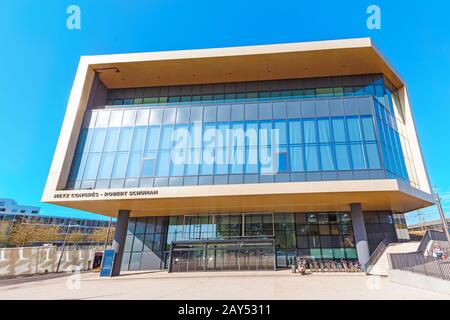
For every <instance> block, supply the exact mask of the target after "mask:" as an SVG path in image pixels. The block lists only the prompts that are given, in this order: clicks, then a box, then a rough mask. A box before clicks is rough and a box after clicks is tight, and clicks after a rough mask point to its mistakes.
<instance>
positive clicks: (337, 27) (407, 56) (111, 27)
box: [0, 0, 450, 222]
mask: <svg viewBox="0 0 450 320" xmlns="http://www.w3.org/2000/svg"><path fill="white" fill-rule="evenodd" d="M372 4H375V5H378V6H379V7H380V9H381V29H380V30H369V29H368V28H367V26H366V20H367V18H368V16H369V15H368V14H367V13H366V10H367V8H368V6H369V5H372ZM70 5H78V6H79V7H80V9H81V29H80V30H69V29H68V28H67V26H66V20H67V18H68V16H69V15H68V14H67V13H66V9H67V7H68V6H70ZM449 15H450V1H448V0H436V1H403V0H396V1H392V0H385V1H380V0H371V1H365V0H353V1H352V0H347V1H329V0H320V1H309V0H294V1H282V0H277V1H265V0H258V1H249V0H226V1H222V0H214V1H211V0H209V1H203V0H196V1H181V0H178V1H176V0H158V1H156V0H133V1H123V0H96V1H92V0H71V1H66V0H45V1H35V0H2V1H0V35H1V38H0V40H1V46H2V48H1V50H0V72H1V76H0V98H1V100H0V101H1V102H0V197H7V198H14V199H16V200H17V201H18V202H19V203H23V204H28V205H38V206H39V205H40V206H42V213H45V214H52V215H70V216H74V215H78V216H82V217H92V215H91V214H88V213H83V212H79V211H78V212H77V211H74V210H70V209H65V208H62V207H57V206H53V205H45V204H40V198H41V195H42V190H43V188H44V185H45V181H46V178H47V173H48V170H49V167H50V164H51V160H52V156H53V152H54V150H55V147H56V142H57V139H58V135H59V132H60V129H61V125H62V121H63V117H64V113H65V109H66V105H67V101H68V97H69V94H70V90H71V86H72V83H73V79H74V75H75V72H76V68H77V65H78V61H79V58H80V56H81V55H95V54H109V53H128V52H143V51H160V50H176V49H196V48H211V47H224V46H242V45H258V44H272V43H284V42H300V41H314V40H329V39H340V38H355V37H367V36H370V37H372V38H373V40H374V41H375V43H376V45H377V46H378V48H379V49H380V50H381V52H382V53H383V54H384V55H385V57H386V58H387V59H388V60H389V61H390V62H391V64H392V65H393V66H395V68H396V70H397V71H398V72H399V73H400V74H401V76H402V77H403V78H404V79H405V81H406V82H407V84H408V86H409V91H410V99H411V102H412V107H413V112H414V115H415V119H416V125H417V129H418V133H419V138H420V141H421V143H422V149H423V153H424V157H425V161H426V164H427V167H428V171H429V175H430V179H431V181H432V184H433V185H436V186H437V188H438V190H439V191H440V192H441V195H442V198H444V200H445V203H444V204H445V208H446V210H447V211H450V170H449V158H450V129H449V127H450V126H449V119H450V19H449ZM424 215H425V218H426V219H433V218H437V217H438V216H437V214H436V210H435V209H434V208H431V209H427V210H424ZM95 217H98V216H95ZM408 220H409V221H410V222H415V221H417V219H416V217H415V214H410V215H408Z"/></svg>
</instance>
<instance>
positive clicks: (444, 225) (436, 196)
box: [433, 191, 450, 244]
mask: <svg viewBox="0 0 450 320" xmlns="http://www.w3.org/2000/svg"><path fill="white" fill-rule="evenodd" d="M433 196H434V201H436V205H437V208H438V211H439V215H440V217H441V222H442V229H443V230H442V231H443V232H444V234H445V237H446V238H447V242H448V243H449V244H450V235H449V233H448V224H447V219H446V218H445V214H444V210H443V209H442V204H441V198H440V197H439V194H438V193H437V191H436V192H435V193H434V194H433Z"/></svg>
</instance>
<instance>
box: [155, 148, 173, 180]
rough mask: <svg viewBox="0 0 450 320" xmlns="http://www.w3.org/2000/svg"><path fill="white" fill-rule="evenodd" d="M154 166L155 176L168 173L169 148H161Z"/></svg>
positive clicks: (163, 175) (162, 175)
mask: <svg viewBox="0 0 450 320" xmlns="http://www.w3.org/2000/svg"><path fill="white" fill-rule="evenodd" d="M157 160H158V163H157V166H156V176H157V177H168V176H169V173H170V162H171V161H170V150H162V151H160V152H159V154H158V159H157Z"/></svg>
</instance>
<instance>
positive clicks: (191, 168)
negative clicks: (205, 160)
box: [186, 149, 202, 176]
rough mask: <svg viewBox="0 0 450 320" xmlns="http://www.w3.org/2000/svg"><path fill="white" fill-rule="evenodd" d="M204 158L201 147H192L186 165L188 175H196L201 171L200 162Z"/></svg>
mask: <svg viewBox="0 0 450 320" xmlns="http://www.w3.org/2000/svg"><path fill="white" fill-rule="evenodd" d="M201 158H202V151H201V150H200V149H190V150H189V158H188V160H187V165H186V175H188V176H196V175H198V171H199V167H200V165H199V163H200V161H201Z"/></svg>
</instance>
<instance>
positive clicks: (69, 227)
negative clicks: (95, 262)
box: [0, 198, 115, 246]
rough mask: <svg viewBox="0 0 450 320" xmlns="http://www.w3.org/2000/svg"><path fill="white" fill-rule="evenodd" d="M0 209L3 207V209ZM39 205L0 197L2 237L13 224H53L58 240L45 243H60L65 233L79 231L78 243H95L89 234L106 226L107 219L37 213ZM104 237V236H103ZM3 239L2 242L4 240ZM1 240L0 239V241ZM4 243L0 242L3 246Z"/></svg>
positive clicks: (112, 223) (7, 235)
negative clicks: (20, 202)
mask: <svg viewBox="0 0 450 320" xmlns="http://www.w3.org/2000/svg"><path fill="white" fill-rule="evenodd" d="M2 209H5V210H4V211H3V210H2ZM39 211H40V208H39V207H32V206H23V205H18V204H17V202H16V201H14V200H13V199H3V198H0V225H3V226H4V228H2V229H1V232H3V233H4V234H2V239H4V240H5V241H6V239H7V238H8V237H9V236H10V235H11V233H12V231H13V226H14V224H18V223H24V224H30V225H31V224H32V225H35V226H43V227H45V226H54V227H58V231H59V233H60V236H59V237H58V238H59V239H58V240H54V241H51V242H45V243H46V244H49V243H50V244H54V245H58V246H59V245H61V244H62V243H63V241H64V238H65V237H66V234H67V233H79V234H80V235H82V237H81V239H80V242H79V243H78V245H80V246H85V245H95V244H96V242H95V241H94V240H92V239H90V237H89V236H90V235H92V234H93V233H95V231H96V230H98V229H101V228H105V229H106V228H108V227H109V221H107V220H95V219H80V218H68V217H57V216H48V215H42V214H40V213H39ZM114 225H115V222H114V221H112V222H111V227H112V228H114ZM105 239H106V238H105ZM5 241H3V242H5ZM0 242H1V241H0ZM41 244H43V242H40V241H35V242H34V243H32V245H41ZM3 245H4V243H0V246H3Z"/></svg>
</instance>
